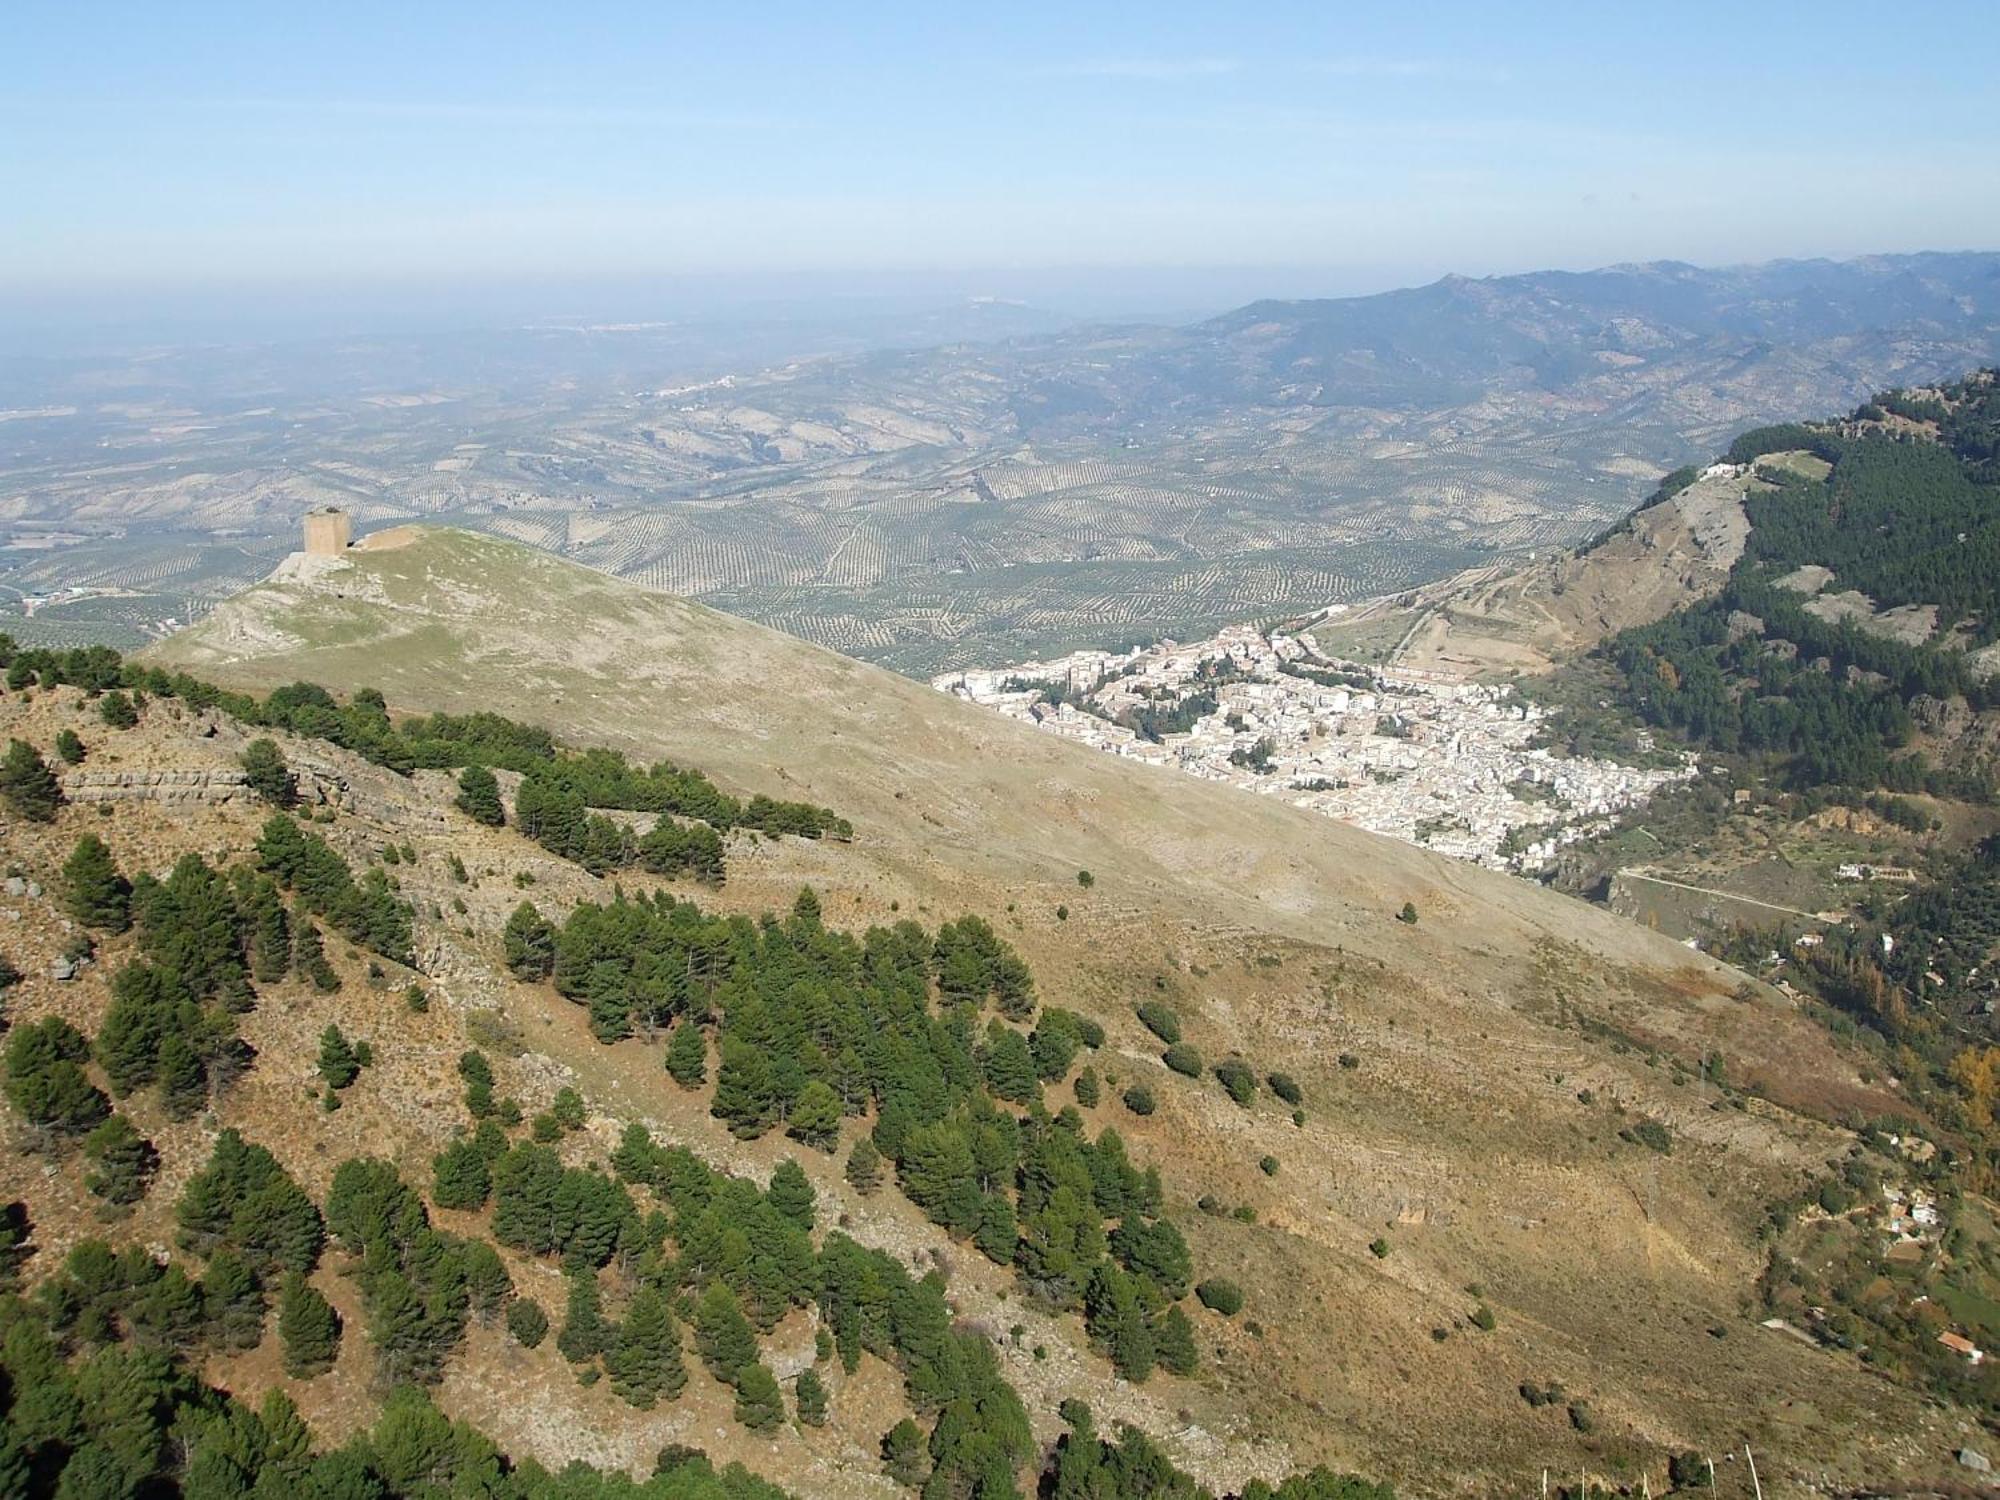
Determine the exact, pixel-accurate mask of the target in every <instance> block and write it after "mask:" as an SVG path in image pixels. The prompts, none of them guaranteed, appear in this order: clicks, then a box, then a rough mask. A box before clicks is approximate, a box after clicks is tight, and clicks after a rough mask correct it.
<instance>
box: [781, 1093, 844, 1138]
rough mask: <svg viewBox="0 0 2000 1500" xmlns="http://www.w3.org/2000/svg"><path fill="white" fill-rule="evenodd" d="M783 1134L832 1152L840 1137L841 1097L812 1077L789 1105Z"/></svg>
mask: <svg viewBox="0 0 2000 1500" xmlns="http://www.w3.org/2000/svg"><path fill="white" fill-rule="evenodd" d="M785 1134H787V1135H789V1136H791V1137H792V1139H793V1140H797V1141H804V1142H805V1143H806V1144H807V1145H808V1146H816V1147H818V1148H819V1149H820V1150H822V1151H831V1150H832V1149H833V1147H834V1146H835V1145H836V1144H837V1143H838V1142H839V1140H840V1096H839V1095H838V1094H836V1093H834V1091H833V1090H832V1089H831V1088H830V1087H828V1086H827V1085H826V1084H825V1083H824V1082H822V1081H821V1080H820V1079H817V1078H815V1079H812V1080H811V1081H810V1082H808V1083H807V1084H806V1086H805V1087H804V1088H803V1089H801V1090H800V1091H799V1097H798V1099H797V1100H796V1101H794V1103H793V1104H792V1110H791V1114H790V1116H789V1117H788V1118H787V1120H786V1122H785Z"/></svg>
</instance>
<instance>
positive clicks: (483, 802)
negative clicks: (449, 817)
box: [457, 766, 507, 828]
mask: <svg viewBox="0 0 2000 1500" xmlns="http://www.w3.org/2000/svg"><path fill="white" fill-rule="evenodd" d="M457 806H458V809H459V811H461V812H463V813H464V814H465V815H466V816H467V817H469V818H471V819H472V821H473V822H475V823H483V824H485V825H486V826H487V827H488V828H498V827H500V826H501V825H502V824H504V823H505V822H506V821H507V809H506V808H505V807H504V806H503V805H502V804H501V801H500V783H499V782H498V781H496V780H495V779H494V776H493V773H492V772H491V771H489V770H487V769H486V767H484V766H467V767H466V768H465V769H464V770H463V771H461V772H460V773H459V777H458V798H457Z"/></svg>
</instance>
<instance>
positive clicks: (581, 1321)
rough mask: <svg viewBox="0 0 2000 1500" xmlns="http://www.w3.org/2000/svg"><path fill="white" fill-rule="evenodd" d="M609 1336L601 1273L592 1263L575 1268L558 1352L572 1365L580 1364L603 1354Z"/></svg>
mask: <svg viewBox="0 0 2000 1500" xmlns="http://www.w3.org/2000/svg"><path fill="white" fill-rule="evenodd" d="M608 1338H609V1330H608V1329H606V1328H605V1326H604V1304H603V1300H602V1298H601V1296H600V1295H599V1293H598V1289H597V1272H596V1271H595V1270H593V1269H591V1268H590V1267H588V1266H585V1267H582V1268H580V1269H578V1270H575V1271H572V1272H571V1273H570V1277H569V1304H568V1306H567V1307H566V1308H565V1309H564V1312H563V1326H562V1332H561V1333H559V1334H557V1335H556V1349H557V1351H558V1352H559V1353H561V1355H562V1357H563V1358H564V1359H566V1360H568V1361H569V1362H570V1363H571V1364H573V1365H580V1364H582V1363H584V1362H585V1361H586V1360H592V1359H595V1358H597V1356H598V1355H599V1354H601V1353H603V1352H604V1346H605V1343H606V1341H607V1339H608Z"/></svg>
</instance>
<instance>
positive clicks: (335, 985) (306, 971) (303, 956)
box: [292, 911, 340, 995]
mask: <svg viewBox="0 0 2000 1500" xmlns="http://www.w3.org/2000/svg"><path fill="white" fill-rule="evenodd" d="M292 967H293V968H294V969H296V970H298V972H299V974H300V975H301V976H302V977H303V978H306V979H309V980H311V981H312V987H313V988H314V989H316V990H318V991H319V992H320V993H321V994H323V995H330V994H332V993H333V992H334V991H335V990H337V989H339V988H340V976H339V975H338V974H336V973H335V972H334V968H333V965H332V964H330V963H328V962H327V961H326V946H325V944H323V943H322V942H321V941H320V937H319V928H318V927H316V926H314V925H313V919H312V918H311V917H309V916H307V915H306V914H305V913H304V912H303V911H294V912H293V913H292Z"/></svg>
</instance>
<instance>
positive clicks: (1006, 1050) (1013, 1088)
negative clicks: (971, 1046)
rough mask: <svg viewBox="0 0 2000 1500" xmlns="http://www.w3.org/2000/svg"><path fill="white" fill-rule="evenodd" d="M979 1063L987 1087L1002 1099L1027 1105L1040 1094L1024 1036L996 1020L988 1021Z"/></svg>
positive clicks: (1033, 1063) (1037, 1077) (1036, 1074)
mask: <svg viewBox="0 0 2000 1500" xmlns="http://www.w3.org/2000/svg"><path fill="white" fill-rule="evenodd" d="M980 1066H981V1068H982V1070H983V1071H984V1072H985V1075H986V1086H987V1087H988V1088H990V1089H991V1090H993V1092H994V1093H995V1094H996V1095H997V1096H998V1097H1000V1098H1002V1099H1007V1100H1011V1101H1012V1102H1014V1103H1016V1104H1026V1103H1028V1102H1029V1101H1030V1100H1033V1099H1035V1098H1038V1097H1039V1096H1040V1094H1041V1088H1042V1085H1041V1077H1040V1075H1039V1073H1038V1072H1037V1071H1036V1068H1035V1055H1034V1053H1033V1052H1032V1051H1031V1050H1030V1049H1029V1047H1028V1040H1027V1038H1026V1037H1024V1036H1022V1035H1021V1033H1020V1032H1018V1031H1015V1030H1014V1029H1013V1028H1012V1027H1009V1026H1004V1025H1002V1024H1001V1023H1000V1022H999V1021H991V1022H988V1023H987V1027H986V1046H985V1047H984V1048H983V1049H982V1054H981V1057H980Z"/></svg>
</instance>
